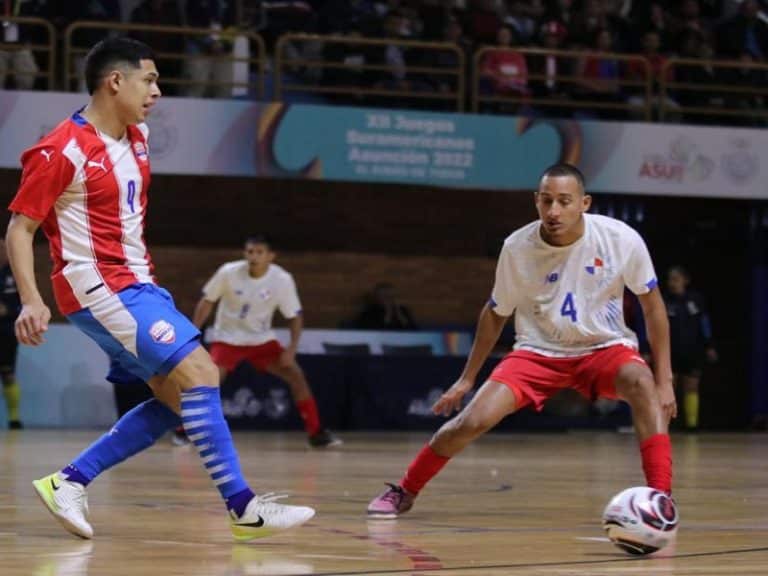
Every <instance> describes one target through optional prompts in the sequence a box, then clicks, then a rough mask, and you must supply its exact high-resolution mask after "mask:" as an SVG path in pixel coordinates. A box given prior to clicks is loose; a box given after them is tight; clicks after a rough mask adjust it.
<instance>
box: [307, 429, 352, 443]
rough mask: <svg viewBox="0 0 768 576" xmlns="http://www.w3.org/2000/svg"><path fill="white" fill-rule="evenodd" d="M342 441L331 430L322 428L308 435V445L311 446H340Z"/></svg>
mask: <svg viewBox="0 0 768 576" xmlns="http://www.w3.org/2000/svg"><path fill="white" fill-rule="evenodd" d="M342 444H344V442H343V441H342V440H341V438H339V437H338V436H335V435H334V434H333V432H331V431H330V430H327V429H325V428H323V429H322V430H320V432H318V433H317V434H313V435H312V436H310V437H309V445H310V446H312V448H332V447H334V446H341V445H342Z"/></svg>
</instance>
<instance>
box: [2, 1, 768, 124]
mask: <svg viewBox="0 0 768 576" xmlns="http://www.w3.org/2000/svg"><path fill="white" fill-rule="evenodd" d="M5 12H6V14H5V15H6V16H34V17H41V18H45V19H47V20H49V21H51V22H52V23H53V24H54V25H55V26H56V27H57V29H58V30H59V31H61V30H63V29H64V28H65V27H66V25H67V24H68V23H69V22H71V21H73V20H99V21H123V22H134V23H144V24H146V23H152V24H161V25H170V26H190V27H195V28H203V29H207V30H210V32H211V33H210V34H208V35H200V36H188V37H180V36H169V35H163V34H157V33H145V34H140V36H141V37H142V39H144V40H146V41H148V42H149V43H150V44H151V45H153V46H154V47H155V48H156V50H157V51H158V52H161V53H175V54H178V53H186V54H188V55H190V56H192V58H190V59H188V60H187V61H186V62H185V63H183V64H182V63H181V62H179V61H178V60H173V59H169V61H168V62H167V63H163V69H164V74H165V76H166V77H171V78H173V77H177V78H180V79H182V80H181V81H180V82H178V83H176V84H172V85H171V87H170V90H167V92H170V93H175V94H181V95H189V96H217V97H225V96H232V95H236V94H235V92H233V91H232V88H231V86H232V84H231V83H232V81H233V80H232V71H231V63H230V65H229V68H226V67H222V66H221V65H220V64H219V65H217V56H219V55H222V54H232V51H233V49H234V41H235V38H237V33H238V32H237V31H238V30H240V31H243V30H250V31H253V32H256V33H258V34H259V35H260V36H261V37H262V38H264V40H265V42H266V46H267V53H268V55H270V56H273V55H274V50H275V46H276V41H277V38H279V37H280V36H281V35H283V34H285V33H288V32H305V33H309V34H320V35H334V36H342V37H344V38H345V39H346V40H347V41H346V42H341V43H340V42H323V41H321V40H318V39H314V40H308V41H302V42H292V43H287V44H284V45H283V50H282V53H281V57H282V58H284V59H287V60H294V61H296V62H298V64H296V65H294V66H289V67H288V68H287V70H288V74H289V75H290V77H291V78H292V79H293V80H295V81H296V82H297V83H298V84H300V85H301V84H303V85H309V86H312V85H319V86H324V87H332V86H340V87H347V88H349V89H348V90H346V91H344V90H342V91H341V94H339V95H337V96H336V97H335V101H337V102H340V103H345V104H348V103H352V104H354V103H356V102H357V101H361V103H366V104H371V103H375V104H384V103H385V102H383V101H380V100H376V101H374V100H372V99H371V98H368V99H365V97H363V96H361V94H360V93H359V91H356V90H354V89H353V88H355V87H365V88H373V89H378V91H379V92H380V93H381V92H387V91H398V92H403V93H412V94H415V93H419V94H420V95H421V96H422V98H416V99H413V100H408V99H401V100H399V101H398V105H414V106H416V105H421V106H425V107H433V108H434V107H438V108H439V107H441V106H442V107H443V108H446V107H451V106H455V100H454V101H452V100H451V97H450V95H451V94H453V93H455V92H456V90H457V86H458V84H459V82H461V81H462V80H464V81H467V82H469V81H471V78H472V76H471V73H472V71H473V70H472V68H473V66H474V65H475V64H476V65H477V72H478V73H479V74H478V76H479V92H480V94H481V95H485V96H506V97H509V98H512V99H514V100H515V102H516V104H515V105H514V106H513V109H512V111H515V110H516V109H518V108H519V107H520V106H524V105H525V102H526V100H531V101H539V102H540V101H541V100H542V99H549V100H552V101H553V102H554V103H555V104H553V105H552V106H550V107H549V112H550V113H553V114H558V113H563V114H570V112H571V108H572V107H571V106H565V107H558V106H557V105H556V103H557V102H563V101H573V100H576V101H578V100H588V101H590V102H604V103H607V104H608V105H607V106H606V108H608V109H609V110H610V107H611V105H612V104H616V103H629V104H633V105H636V106H637V107H640V106H642V105H644V104H645V99H646V97H647V95H646V94H645V93H644V91H643V89H642V85H643V83H644V82H645V80H646V78H647V75H648V73H650V76H651V81H652V84H653V86H654V87H657V86H658V81H659V80H660V79H661V78H662V75H666V76H665V79H667V80H672V79H673V78H672V77H671V75H672V74H674V75H675V77H674V80H675V81H676V82H685V83H693V84H698V85H702V84H707V83H709V84H713V85H729V86H734V85H735V86H755V85H759V84H760V83H761V82H762V84H763V85H764V84H765V80H766V78H765V75H764V72H763V71H761V70H757V69H754V68H750V67H748V66H745V67H743V68H734V67H731V68H727V69H725V68H720V67H718V66H708V65H704V64H702V65H697V64H696V62H695V61H700V60H703V59H706V60H709V59H729V60H737V61H740V62H743V63H752V62H763V63H764V62H766V61H767V58H768V0H643V1H639V0H453V1H451V0H378V1H376V0H306V1H280V2H277V1H275V2H266V1H257V0H239V1H238V0H143V1H142V0H122V1H121V0H68V1H67V2H53V1H52V0H6V2H5ZM6 24H7V23H6ZM3 31H4V38H3V44H2V45H1V46H2V49H0V74H1V75H2V76H1V77H0V80H2V81H3V82H4V83H5V84H6V86H8V87H13V86H16V87H19V88H29V87H30V85H31V84H32V83H33V81H34V77H33V74H34V73H35V72H36V71H37V69H38V68H39V67H40V63H39V62H37V64H36V63H35V60H34V58H32V57H31V56H30V53H29V52H28V51H27V52H24V50H23V48H24V46H25V45H28V44H30V43H33V44H34V43H38V42H39V41H40V39H39V38H37V37H36V35H38V36H39V34H40V31H39V30H37V29H33V27H29V26H20V27H11V26H7V25H5V24H4V26H3ZM107 33H108V31H106V30H84V31H81V32H80V33H79V34H80V37H79V38H78V41H79V42H80V43H84V44H88V43H92V42H93V41H96V40H98V39H99V38H100V37H103V36H104V35H106V34H107ZM359 38H366V39H369V38H379V39H383V40H384V42H382V43H380V44H377V45H365V44H355V41H356V39H359ZM388 39H393V42H392V43H387V42H386V40H388ZM403 40H417V41H428V42H446V43H449V44H451V45H452V46H455V47H456V48H457V49H455V50H447V51H446V50H443V51H440V50H424V49H421V48H418V47H413V46H409V45H408V44H407V43H406V44H403V43H402V41H403ZM529 47H538V48H546V49H549V50H568V51H579V52H580V53H581V54H582V56H580V57H576V58H574V57H567V56H563V55H531V54H522V53H519V52H516V49H517V48H529ZM480 49H484V51H483V53H482V56H481V57H480V58H479V59H478V61H477V62H475V60H474V58H473V55H474V54H475V53H476V52H477V51H478V50H480ZM604 52H610V53H614V54H627V55H631V54H637V55H641V56H643V57H645V58H646V59H647V60H648V63H649V68H648V70H647V69H646V67H645V65H644V64H642V63H638V62H633V61H631V60H627V59H626V58H622V57H603V56H599V55H597V53H604ZM461 56H463V58H462V59H463V60H464V61H465V63H466V64H465V65H464V67H463V69H464V70H465V71H466V74H467V75H466V76H465V77H464V78H461V77H460V76H457V75H456V74H451V73H447V72H446V73H444V74H441V73H439V72H438V73H429V74H428V73H425V72H424V70H425V69H431V70H440V69H444V70H446V71H447V70H456V69H458V68H459V64H460V62H459V59H460V58H461ZM673 56H675V57H684V58H689V59H692V60H693V61H694V62H693V63H691V64H688V65H681V66H677V67H676V68H675V70H674V71H673V72H670V71H668V70H667V71H665V70H666V69H665V68H664V64H665V62H666V60H667V59H668V58H669V57H673ZM38 60H39V58H38ZM318 61H325V62H328V63H331V64H333V66H331V67H323V66H317V65H311V64H309V65H308V64H307V63H308V62H310V63H311V62H318ZM301 62H303V63H304V64H300V63H301ZM370 65H373V66H374V68H368V67H366V66H370ZM413 68H416V72H414V71H412V69H413ZM9 72H15V74H8V73H9ZM227 82H229V83H230V84H227ZM431 94H432V95H437V97H436V98H434V99H432V100H430V98H429V97H428V96H427V95H431ZM441 95H445V96H444V97H443V96H441ZM324 98H325V96H324ZM330 98H333V97H330ZM441 98H442V100H441ZM653 98H654V99H659V98H660V96H659V95H658V94H657V93H655V94H654V95H653ZM666 98H667V99H666V100H665V104H666V105H667V108H668V109H674V108H675V106H678V105H683V106H692V107H695V106H718V105H726V106H730V107H732V108H737V109H746V110H752V109H758V108H763V107H764V102H763V99H762V97H761V96H759V95H757V96H755V95H744V94H740V93H738V92H732V93H730V95H728V94H725V95H724V94H723V93H717V92H709V91H706V90H678V92H677V93H672V94H668V95H667V96H666ZM419 103H421V104H419ZM441 103H442V104H441ZM491 107H495V108H500V109H501V110H502V111H507V110H508V109H509V108H504V107H503V106H500V105H499V104H494V105H493V106H491ZM689 120H691V121H695V120H696V118H690V119H689Z"/></svg>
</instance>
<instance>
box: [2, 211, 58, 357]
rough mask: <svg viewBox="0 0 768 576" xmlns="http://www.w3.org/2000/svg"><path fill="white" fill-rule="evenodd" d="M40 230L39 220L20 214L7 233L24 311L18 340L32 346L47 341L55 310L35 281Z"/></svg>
mask: <svg viewBox="0 0 768 576" xmlns="http://www.w3.org/2000/svg"><path fill="white" fill-rule="evenodd" d="M39 227H40V221H39V220H33V219H32V218H30V217H28V216H24V215H23V214H18V213H16V214H13V216H12V217H11V221H10V223H9V224H8V230H7V231H6V233H5V243H6V248H7V250H8V260H9V262H10V264H11V270H12V271H13V276H14V278H15V279H16V287H17V288H18V291H19V298H20V299H21V312H19V316H18V318H17V319H16V324H15V331H16V338H17V339H18V341H19V342H21V343H22V344H29V345H31V346H37V345H38V344H40V343H42V342H43V333H44V332H45V331H46V330H48V322H49V321H50V319H51V311H50V309H49V308H48V306H46V305H45V302H43V297H42V296H41V295H40V290H38V288H37V281H36V280H35V255H34V250H33V247H32V245H33V240H34V238H35V232H37V229H38V228H39Z"/></svg>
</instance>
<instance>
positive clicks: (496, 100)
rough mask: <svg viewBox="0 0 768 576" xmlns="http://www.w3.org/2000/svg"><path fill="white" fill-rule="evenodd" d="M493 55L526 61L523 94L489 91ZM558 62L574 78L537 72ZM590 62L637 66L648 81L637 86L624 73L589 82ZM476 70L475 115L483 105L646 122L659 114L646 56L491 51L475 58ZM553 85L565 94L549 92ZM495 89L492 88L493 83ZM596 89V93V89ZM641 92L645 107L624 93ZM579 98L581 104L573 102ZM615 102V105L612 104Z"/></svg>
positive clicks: (493, 48)
mask: <svg viewBox="0 0 768 576" xmlns="http://www.w3.org/2000/svg"><path fill="white" fill-rule="evenodd" d="M493 53H505V54H520V55H522V56H523V58H524V60H525V63H526V66H527V69H526V70H527V71H524V72H521V74H520V83H519V90H518V91H517V93H516V94H512V93H508V94H499V93H498V92H497V91H496V90H494V89H493V88H492V87H490V88H488V89H484V86H483V84H484V82H486V81H488V80H491V81H492V80H493V78H492V77H491V76H489V74H488V73H487V72H486V68H485V61H486V59H487V58H488V57H489V55H491V54H493ZM548 57H554V58H555V59H556V60H557V61H558V62H559V63H561V64H566V66H565V67H566V69H567V70H568V73H566V74H562V73H557V74H554V75H550V74H547V73H546V67H544V69H543V71H535V72H531V71H530V70H531V69H536V67H531V63H532V62H534V61H537V60H538V61H541V62H544V61H545V59H546V58H548ZM587 59H595V60H602V61H614V62H617V63H624V64H631V63H634V64H636V65H637V66H639V67H640V69H641V70H642V71H643V74H642V76H643V79H641V80H635V79H631V78H626V76H625V74H624V73H623V72H622V73H621V74H619V75H617V77H616V78H610V79H602V78H586V77H585V76H584V75H583V74H580V73H578V68H580V67H583V65H584V63H585V62H586V61H587ZM473 61H474V65H473V69H472V111H473V112H478V111H480V110H481V108H482V105H483V104H513V105H518V106H519V105H528V106H534V107H538V108H543V109H556V108H561V109H570V110H576V109H581V110H594V109H597V110H614V111H626V112H630V113H633V112H634V113H635V114H638V115H642V117H643V118H644V119H645V120H651V118H652V114H653V105H654V100H653V79H652V77H651V70H650V65H649V63H648V61H647V60H646V59H645V58H643V57H642V56H634V55H627V54H614V53H610V52H571V51H566V50H544V49H538V48H506V47H497V46H486V47H483V48H480V49H479V50H477V51H476V52H475V55H474V58H473ZM548 82H554V83H556V84H558V85H559V86H562V88H563V89H562V93H561V94H546V90H545V89H544V88H545V87H546V86H547V83H548ZM491 83H492V82H491ZM590 83H592V84H594V85H595V86H596V88H591V87H590ZM608 84H610V85H612V87H615V91H614V92H611V91H609V90H606V91H605V93H604V94H605V96H606V97H605V98H598V96H599V95H600V90H599V88H598V87H600V86H608ZM625 87H626V88H630V90H631V89H635V91H636V92H638V93H639V94H641V95H642V98H641V99H640V102H638V103H635V102H633V101H632V100H626V99H625V97H624V95H622V94H621V90H622V89H624V88H625ZM510 92H511V91H510ZM573 96H576V98H573ZM610 100H613V101H610Z"/></svg>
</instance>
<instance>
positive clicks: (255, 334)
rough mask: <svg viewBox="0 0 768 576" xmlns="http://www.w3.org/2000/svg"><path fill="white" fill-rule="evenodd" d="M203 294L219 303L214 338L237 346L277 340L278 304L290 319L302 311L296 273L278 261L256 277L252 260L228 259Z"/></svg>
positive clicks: (212, 333) (211, 335)
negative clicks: (274, 321)
mask: <svg viewBox="0 0 768 576" xmlns="http://www.w3.org/2000/svg"><path fill="white" fill-rule="evenodd" d="M203 297H204V298H205V299H206V300H208V301H210V302H218V303H219V307H218V309H217V310H216V321H215V322H214V324H213V330H212V331H211V334H210V340H211V341H212V342H223V343H225V344H232V345H234V346H257V345H259V344H264V343H265V342H269V341H270V340H275V339H276V336H275V332H274V331H273V330H272V316H273V315H274V313H275V310H276V309H278V308H279V309H280V313H281V314H282V315H283V316H284V317H285V318H287V319H291V318H295V317H296V316H297V315H298V314H300V313H301V302H300V301H299V295H298V293H297V291H296V283H295V282H294V281H293V276H291V275H290V274H289V273H288V272H286V271H285V270H284V269H283V268H281V267H280V266H278V265H276V264H270V265H269V268H268V269H267V273H266V274H264V276H262V277H261V278H252V277H251V276H250V275H249V274H248V262H246V261H245V260H237V261H235V262H228V263H226V264H224V265H222V266H221V267H220V268H219V269H218V270H217V271H216V273H215V274H214V275H213V277H212V278H211V279H210V280H208V282H207V283H206V285H205V286H204V287H203Z"/></svg>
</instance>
